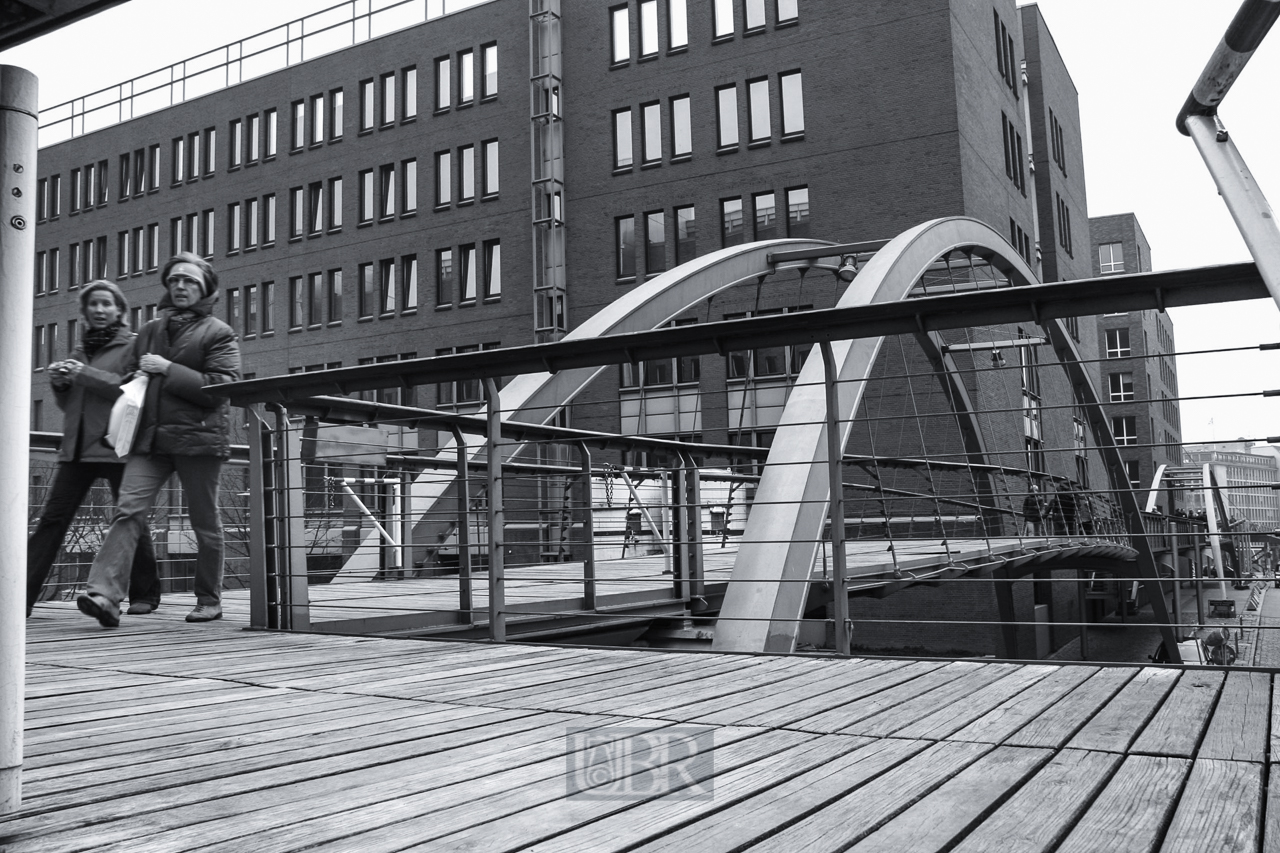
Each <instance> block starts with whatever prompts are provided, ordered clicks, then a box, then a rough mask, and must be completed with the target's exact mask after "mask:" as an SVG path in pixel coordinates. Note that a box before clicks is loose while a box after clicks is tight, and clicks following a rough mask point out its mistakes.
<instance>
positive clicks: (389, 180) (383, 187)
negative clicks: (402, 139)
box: [378, 163, 396, 219]
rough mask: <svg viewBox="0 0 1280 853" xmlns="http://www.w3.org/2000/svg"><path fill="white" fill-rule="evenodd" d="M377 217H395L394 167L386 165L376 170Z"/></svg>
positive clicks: (392, 164)
mask: <svg viewBox="0 0 1280 853" xmlns="http://www.w3.org/2000/svg"><path fill="white" fill-rule="evenodd" d="M378 199H379V202H380V203H379V205H378V217H379V218H380V219H390V218H391V217H393V216H395V215H396V166H395V164H394V163H388V164H387V165H385V166H380V167H379V168H378Z"/></svg>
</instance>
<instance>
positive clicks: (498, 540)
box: [484, 378, 507, 643]
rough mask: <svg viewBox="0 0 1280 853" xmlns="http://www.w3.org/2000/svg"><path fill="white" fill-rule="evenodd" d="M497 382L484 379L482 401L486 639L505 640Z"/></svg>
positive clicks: (500, 440)
mask: <svg viewBox="0 0 1280 853" xmlns="http://www.w3.org/2000/svg"><path fill="white" fill-rule="evenodd" d="M500 396H501V395H500V394H499V392H498V383H497V382H496V381H495V380H493V379H489V378H486V379H485V380H484V398H485V399H484V402H485V407H486V410H487V412H488V415H489V639H491V640H493V641H494V642H497V643H505V642H506V641H507V616H506V614H505V613H504V612H503V609H504V608H505V607H506V599H507V572H506V564H505V563H504V562H503V553H502V552H503V550H505V548H506V541H505V538H506V537H504V536H503V533H502V527H503V525H504V524H505V523H506V513H505V510H504V508H503V503H502V448H501V443H502V401H501V399H500Z"/></svg>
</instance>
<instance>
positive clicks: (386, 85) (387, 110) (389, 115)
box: [378, 71, 396, 127]
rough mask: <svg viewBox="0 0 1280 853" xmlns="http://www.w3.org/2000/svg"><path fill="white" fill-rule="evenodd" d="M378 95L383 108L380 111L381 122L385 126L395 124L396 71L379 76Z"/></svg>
mask: <svg viewBox="0 0 1280 853" xmlns="http://www.w3.org/2000/svg"><path fill="white" fill-rule="evenodd" d="M378 95H379V99H380V100H381V102H382V103H381V107H382V109H381V110H380V111H379V115H380V119H381V120H380V124H382V125H383V126H384V127H385V126H386V125H389V124H394V123H395V120H396V75H395V72H394V71H393V72H390V73H388V74H383V75H382V77H380V78H379V86H378Z"/></svg>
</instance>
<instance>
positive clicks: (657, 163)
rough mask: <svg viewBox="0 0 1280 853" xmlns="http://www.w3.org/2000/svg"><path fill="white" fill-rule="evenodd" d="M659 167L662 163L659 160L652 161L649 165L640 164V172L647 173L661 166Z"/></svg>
mask: <svg viewBox="0 0 1280 853" xmlns="http://www.w3.org/2000/svg"><path fill="white" fill-rule="evenodd" d="M661 165H662V161H661V160H654V161H652V162H650V163H641V164H640V171H642V172H647V171H649V170H650V169H656V168H658V167H659V166H661Z"/></svg>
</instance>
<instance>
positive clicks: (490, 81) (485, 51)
mask: <svg viewBox="0 0 1280 853" xmlns="http://www.w3.org/2000/svg"><path fill="white" fill-rule="evenodd" d="M480 62H481V63H482V65H483V67H482V68H481V70H480V73H481V75H482V76H481V78H480V86H481V89H480V97H482V98H495V97H497V95H498V46H497V45H496V44H486V45H485V46H484V47H482V48H480Z"/></svg>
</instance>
